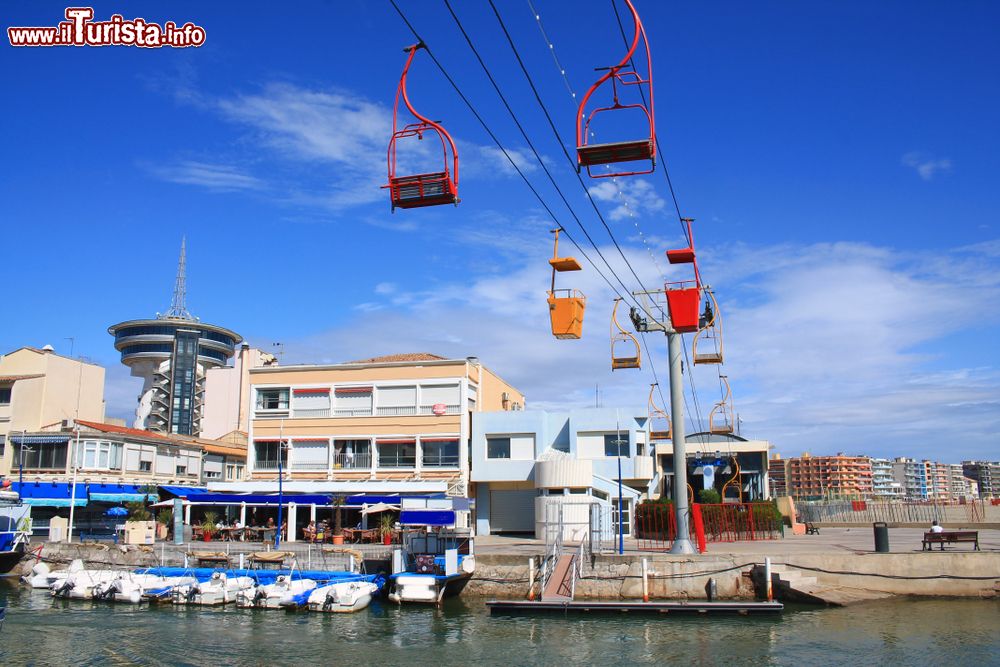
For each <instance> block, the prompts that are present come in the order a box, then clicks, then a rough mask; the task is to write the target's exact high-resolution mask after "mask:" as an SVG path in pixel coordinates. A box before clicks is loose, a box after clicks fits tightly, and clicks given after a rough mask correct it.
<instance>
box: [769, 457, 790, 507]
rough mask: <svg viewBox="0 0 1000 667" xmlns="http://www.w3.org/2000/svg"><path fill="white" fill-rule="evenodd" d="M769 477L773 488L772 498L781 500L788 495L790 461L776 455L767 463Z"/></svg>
mask: <svg viewBox="0 0 1000 667" xmlns="http://www.w3.org/2000/svg"><path fill="white" fill-rule="evenodd" d="M767 477H768V482H769V484H770V487H771V497H772V498H779V497H781V496H787V495H789V494H788V460H787V459H783V458H781V454H775V455H773V456H772V457H771V459H770V460H769V461H768V462H767Z"/></svg>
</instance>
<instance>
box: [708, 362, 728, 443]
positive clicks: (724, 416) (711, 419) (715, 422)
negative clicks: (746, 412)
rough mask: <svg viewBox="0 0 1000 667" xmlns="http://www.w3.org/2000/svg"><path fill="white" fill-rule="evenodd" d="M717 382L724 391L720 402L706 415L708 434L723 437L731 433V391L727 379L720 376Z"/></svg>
mask: <svg viewBox="0 0 1000 667" xmlns="http://www.w3.org/2000/svg"><path fill="white" fill-rule="evenodd" d="M719 380H720V381H721V382H722V384H723V388H724V390H725V391H724V394H723V396H722V400H721V401H719V402H718V403H716V404H715V406H714V407H713V408H712V411H711V412H709V413H708V430H709V432H710V433H716V434H719V435H725V434H728V433H732V432H733V422H734V419H733V391H732V389H731V388H730V386H729V378H727V377H726V376H725V375H720V376H719Z"/></svg>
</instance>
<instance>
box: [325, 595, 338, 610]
mask: <svg viewBox="0 0 1000 667" xmlns="http://www.w3.org/2000/svg"><path fill="white" fill-rule="evenodd" d="M335 602H336V600H335V599H334V597H333V595H331V594H330V593H327V594H326V599H325V600H323V611H330V607H332V606H333V605H334V603H335Z"/></svg>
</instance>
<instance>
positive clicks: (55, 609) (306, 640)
mask: <svg viewBox="0 0 1000 667" xmlns="http://www.w3.org/2000/svg"><path fill="white" fill-rule="evenodd" d="M3 597H5V598H6V601H7V604H8V615H7V622H6V623H5V624H4V627H3V630H2V631H0V664H3V665H69V664H73V665H133V664H142V665H285V664H335V665H365V664H379V665H411V666H413V667H418V666H423V665H436V666H439V665H466V664H468V665H482V664H488V665H536V664H538V665H563V664H581V665H595V666H599V665H600V666H603V665H609V664H610V665H626V664H654V663H658V664H686V665H796V666H798V665H831V664H837V665H886V664H891V665H900V666H902V665H928V664H933V665H946V666H947V665H1000V602H996V601H985V600H968V601H942V600H905V601H889V602H876V603H871V604H866V605H861V606H857V607H851V608H847V609H814V608H807V607H799V608H789V609H787V610H786V611H785V613H784V614H783V615H781V616H779V617H768V618H764V617H761V618H744V617H721V616H720V617H700V618H692V617H682V616H672V617H668V618H664V617H640V616H625V615H612V616H600V617H597V616H575V617H558V616H548V617H525V616H520V617H511V618H506V617H492V618H491V617H490V616H489V614H488V613H487V611H486V608H485V606H484V605H483V604H482V602H481V601H479V600H476V599H461V598H459V599H454V600H450V601H449V602H448V604H447V605H445V607H444V609H443V610H437V609H433V608H430V607H409V606H408V607H403V608H399V607H397V606H395V605H393V604H391V603H381V604H380V603H373V604H372V606H371V607H369V608H368V609H367V610H365V611H362V612H360V613H356V614H308V613H296V614H290V613H286V612H283V611H264V610H237V609H235V608H231V607H230V608H226V609H218V608H216V609H198V608H192V607H172V606H168V605H164V606H156V607H147V606H145V605H143V606H130V605H121V604H119V605H113V604H108V603H92V602H75V601H61V600H59V601H56V600H52V599H51V598H50V597H49V596H48V595H47V593H46V592H44V591H31V590H28V589H26V588H23V587H18V586H14V585H10V584H4V583H2V582H0V598H3Z"/></svg>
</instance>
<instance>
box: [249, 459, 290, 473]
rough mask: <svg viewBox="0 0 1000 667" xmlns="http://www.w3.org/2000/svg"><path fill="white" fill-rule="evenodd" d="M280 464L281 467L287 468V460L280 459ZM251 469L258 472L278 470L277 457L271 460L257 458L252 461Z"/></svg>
mask: <svg viewBox="0 0 1000 667" xmlns="http://www.w3.org/2000/svg"><path fill="white" fill-rule="evenodd" d="M281 465H282V467H284V468H287V467H288V462H287V461H282V462H281ZM253 469H254V470H257V471H260V472H278V461H277V459H275V460H273V461H272V460H269V459H257V460H256V461H254V463H253Z"/></svg>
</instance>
